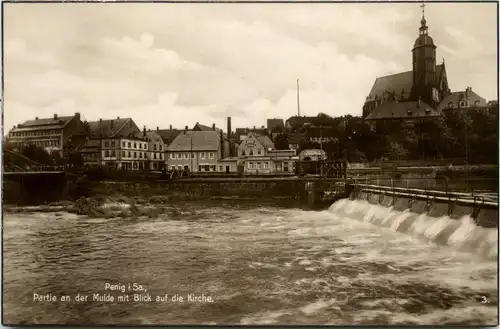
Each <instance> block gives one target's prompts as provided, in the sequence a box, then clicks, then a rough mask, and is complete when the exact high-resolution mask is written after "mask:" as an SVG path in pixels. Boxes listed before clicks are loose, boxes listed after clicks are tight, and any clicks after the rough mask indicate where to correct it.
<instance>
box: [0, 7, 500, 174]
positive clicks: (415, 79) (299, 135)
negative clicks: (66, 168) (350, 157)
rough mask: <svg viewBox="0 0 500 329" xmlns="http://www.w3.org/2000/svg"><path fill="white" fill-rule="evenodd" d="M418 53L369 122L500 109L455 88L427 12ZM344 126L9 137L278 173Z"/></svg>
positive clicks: (89, 154)
mask: <svg viewBox="0 0 500 329" xmlns="http://www.w3.org/2000/svg"><path fill="white" fill-rule="evenodd" d="M412 53H413V54H412V64H413V65H412V67H413V69H412V70H410V71H406V72H401V73H397V74H393V75H388V76H384V77H379V78H377V79H376V80H375V82H374V84H373V87H372V89H371V91H370V93H369V95H368V97H367V98H366V101H365V104H364V106H363V113H362V116H363V119H364V120H365V121H367V122H370V123H373V125H374V123H375V122H377V121H388V120H390V121H392V120H399V121H404V122H405V123H407V124H409V125H412V124H414V123H415V122H420V121H422V120H435V119H436V118H438V117H440V116H442V115H443V114H444V113H445V112H447V111H470V110H473V111H490V112H491V111H493V112H496V111H498V102H497V101H490V102H487V101H486V99H484V98H482V97H481V96H479V95H478V94H476V93H475V92H474V91H473V90H472V88H470V87H467V88H466V90H465V91H458V92H452V91H451V89H450V88H449V85H448V78H447V72H446V67H445V63H444V59H443V62H442V64H437V63H436V45H435V44H434V41H433V39H432V38H431V37H430V35H429V33H428V27H427V21H426V19H425V16H424V15H422V19H421V21H420V28H419V29H418V37H417V39H416V40H415V43H414V45H413V48H412ZM340 124H341V123H340ZM338 125H339V122H338V120H335V119H333V118H332V117H330V116H328V115H326V114H324V113H320V114H319V115H317V116H312V117H311V116H309V117H308V116H292V117H291V118H289V119H288V120H286V122H283V120H282V119H268V120H267V127H264V126H262V127H261V128H256V127H254V128H253V129H249V128H236V129H235V131H234V132H233V131H232V129H231V118H228V119H227V131H226V132H223V131H222V129H219V128H217V127H215V125H213V126H212V127H209V126H205V125H201V124H199V123H196V125H195V126H194V127H193V128H191V129H189V128H188V127H187V126H186V127H185V128H184V129H173V128H172V126H170V128H169V129H159V127H157V129H156V130H146V128H144V129H143V130H142V131H141V130H140V129H139V128H138V127H137V125H136V124H135V122H134V121H133V120H132V119H131V118H119V117H118V118H116V119H107V120H99V121H94V122H88V123H87V122H82V121H81V119H80V114H79V113H76V114H75V115H74V116H64V117H58V116H57V115H54V117H53V118H45V119H39V118H35V120H29V121H26V122H24V123H23V124H19V125H18V126H16V127H14V128H13V129H12V130H11V131H10V133H9V135H8V136H7V142H9V143H13V144H15V145H23V144H27V143H33V144H35V145H37V146H40V147H43V148H45V149H46V150H47V151H49V152H59V154H60V155H61V156H64V153H65V149H66V147H67V146H68V145H72V146H73V148H76V149H77V150H78V151H79V152H80V153H81V154H82V156H83V159H84V162H85V164H86V165H90V166H96V165H97V166H110V167H114V168H117V169H123V170H144V169H146V170H162V169H164V168H165V169H169V170H172V169H176V170H184V169H189V170H190V171H191V172H244V173H275V172H293V171H294V167H295V162H296V161H297V160H303V159H311V160H317V159H324V158H325V157H326V155H325V153H324V152H323V151H322V148H321V147H320V148H319V149H313V150H304V151H303V152H301V154H297V150H298V149H299V148H300V146H301V143H302V142H304V141H309V142H315V143H317V144H319V145H321V144H322V143H327V142H336V141H338V140H337V138H336V133H335V131H338ZM283 131H286V132H287V135H286V136H287V138H288V145H289V149H286V150H278V149H277V148H276V147H275V142H276V138H277V137H278V136H279V133H280V132H283ZM280 148H283V147H280ZM306 151H307V152H306Z"/></svg>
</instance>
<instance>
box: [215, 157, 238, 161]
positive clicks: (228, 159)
mask: <svg viewBox="0 0 500 329" xmlns="http://www.w3.org/2000/svg"><path fill="white" fill-rule="evenodd" d="M236 161H238V158H236V157H228V158H223V159H219V162H236Z"/></svg>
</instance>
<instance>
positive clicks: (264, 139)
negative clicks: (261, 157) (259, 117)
mask: <svg viewBox="0 0 500 329" xmlns="http://www.w3.org/2000/svg"><path fill="white" fill-rule="evenodd" d="M252 135H253V136H254V137H255V139H256V140H258V141H259V143H260V144H261V145H262V146H264V147H265V148H274V142H273V141H272V140H271V138H269V136H266V135H260V134H257V133H254V132H252Z"/></svg>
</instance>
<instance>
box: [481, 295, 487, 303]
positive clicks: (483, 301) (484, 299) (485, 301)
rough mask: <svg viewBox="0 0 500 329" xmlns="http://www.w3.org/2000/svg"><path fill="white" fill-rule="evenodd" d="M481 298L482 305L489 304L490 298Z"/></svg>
mask: <svg viewBox="0 0 500 329" xmlns="http://www.w3.org/2000/svg"><path fill="white" fill-rule="evenodd" d="M481 297H482V300H481V303H483V304H486V303H488V298H486V297H485V296H481Z"/></svg>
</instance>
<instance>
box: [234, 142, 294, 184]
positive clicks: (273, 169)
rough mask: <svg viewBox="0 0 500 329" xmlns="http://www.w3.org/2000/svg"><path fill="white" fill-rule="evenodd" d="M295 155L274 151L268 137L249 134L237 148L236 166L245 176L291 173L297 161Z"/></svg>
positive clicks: (284, 151) (288, 152) (292, 151)
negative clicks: (240, 167) (239, 167)
mask: <svg viewBox="0 0 500 329" xmlns="http://www.w3.org/2000/svg"><path fill="white" fill-rule="evenodd" d="M295 154H296V153H295V151H294V150H275V149H274V143H273V141H272V140H271V139H270V138H269V137H268V136H265V135H259V134H256V133H254V132H250V133H249V134H248V135H247V136H246V138H245V139H244V140H243V141H242V142H241V144H240V145H239V147H238V159H239V161H238V165H239V166H242V167H243V172H244V173H245V174H253V175H259V174H271V173H278V172H279V173H281V172H286V173H292V172H293V171H294V168H295V161H296V160H297V159H298V158H297V157H296V156H295Z"/></svg>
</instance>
